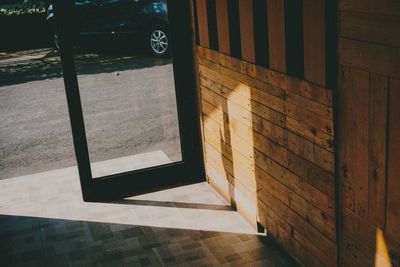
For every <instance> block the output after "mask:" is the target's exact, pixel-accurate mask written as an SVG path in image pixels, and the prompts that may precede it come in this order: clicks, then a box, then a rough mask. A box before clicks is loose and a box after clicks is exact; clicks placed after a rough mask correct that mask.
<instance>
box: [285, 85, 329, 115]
mask: <svg viewBox="0 0 400 267" xmlns="http://www.w3.org/2000/svg"><path fill="white" fill-rule="evenodd" d="M285 96H286V97H285V101H286V102H288V103H291V104H294V105H297V106H301V107H303V108H304V109H306V110H308V111H311V112H314V113H316V114H318V115H321V116H323V117H325V118H327V119H330V120H333V109H332V107H329V106H327V105H324V104H321V103H319V102H317V101H313V100H311V99H308V98H306V97H303V96H300V95H298V94H295V93H293V92H289V91H287V92H286V95H285Z"/></svg>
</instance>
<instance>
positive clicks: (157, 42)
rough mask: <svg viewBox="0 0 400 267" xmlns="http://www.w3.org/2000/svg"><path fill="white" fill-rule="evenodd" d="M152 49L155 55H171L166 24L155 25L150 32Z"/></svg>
mask: <svg viewBox="0 0 400 267" xmlns="http://www.w3.org/2000/svg"><path fill="white" fill-rule="evenodd" d="M149 44H150V50H151V52H152V53H153V54H154V55H155V56H159V57H164V56H169V45H170V44H169V35H168V30H167V28H166V27H164V26H154V27H152V28H151V30H150V34H149Z"/></svg>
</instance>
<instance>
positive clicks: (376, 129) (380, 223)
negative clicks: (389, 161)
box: [368, 73, 389, 229]
mask: <svg viewBox="0 0 400 267" xmlns="http://www.w3.org/2000/svg"><path fill="white" fill-rule="evenodd" d="M388 85H389V82H388V78H387V77H384V76H381V75H377V74H372V73H371V74H370V88H369V98H370V99H369V101H370V104H369V107H370V108H369V120H370V124H369V162H368V173H369V178H368V180H369V182H368V190H369V192H368V197H369V201H368V203H369V208H368V209H369V214H368V215H369V221H370V223H373V224H374V225H376V226H377V227H379V228H380V229H385V219H386V218H385V214H386V211H385V209H386V207H385V206H386V199H385V195H386V189H385V187H386V137H387V136H386V127H387V119H386V118H387V105H388V102H387V101H388V99H387V96H388Z"/></svg>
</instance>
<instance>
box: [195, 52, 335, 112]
mask: <svg viewBox="0 0 400 267" xmlns="http://www.w3.org/2000/svg"><path fill="white" fill-rule="evenodd" d="M197 54H198V56H199V58H202V59H205V60H208V61H212V62H214V63H217V64H220V65H221V66H224V67H226V68H228V69H230V70H232V71H236V72H238V73H236V75H235V79H238V81H241V82H248V83H251V82H253V83H256V80H258V82H261V83H258V84H259V85H260V86H257V85H255V86H253V87H261V88H262V89H263V88H265V87H267V86H268V84H269V85H270V86H273V87H274V88H275V89H274V90H275V91H276V90H278V88H279V89H280V91H276V92H274V91H273V90H269V92H270V93H271V94H273V95H275V96H278V97H281V98H284V97H286V95H285V94H290V93H292V94H296V95H298V96H302V97H304V98H307V99H310V100H312V101H314V102H317V103H321V104H323V105H326V106H329V107H332V90H330V89H327V88H324V87H322V86H319V85H317V84H313V83H310V82H307V81H303V80H299V79H297V78H293V77H290V76H287V75H285V74H283V73H279V72H276V71H273V70H271V69H266V68H263V67H260V66H257V65H254V64H251V63H247V62H245V61H241V60H238V59H236V58H233V57H230V56H227V55H223V54H219V53H218V52H215V51H212V50H210V49H207V48H204V47H197ZM203 62H204V61H203ZM214 65H215V66H216V64H214ZM207 66H208V65H207ZM219 69H220V68H219ZM225 74H226V75H228V76H231V75H232V74H235V72H227V71H225ZM238 74H239V75H238ZM252 78H253V79H252ZM268 89H273V88H271V87H269V88H268Z"/></svg>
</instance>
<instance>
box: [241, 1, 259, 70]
mask: <svg viewBox="0 0 400 267" xmlns="http://www.w3.org/2000/svg"><path fill="white" fill-rule="evenodd" d="M239 18H240V37H241V44H242V59H244V60H247V61H249V62H251V63H255V62H256V56H255V50H254V25H253V1H252V0H240V1H239Z"/></svg>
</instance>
